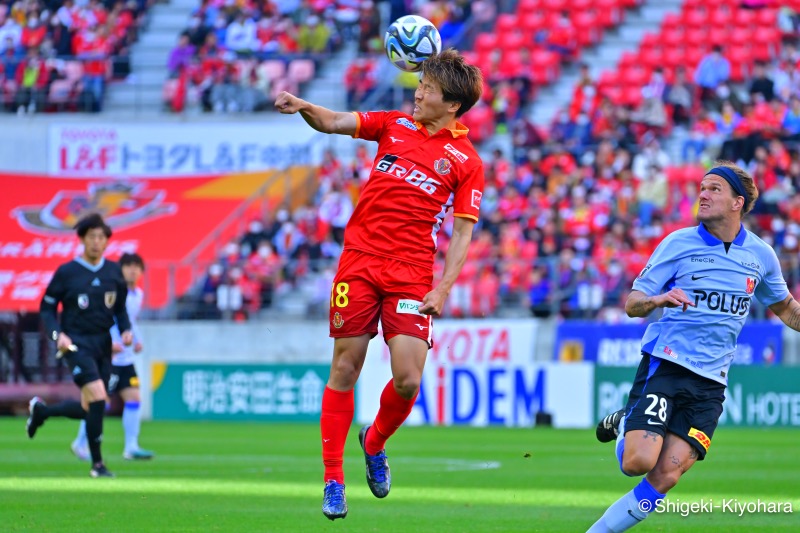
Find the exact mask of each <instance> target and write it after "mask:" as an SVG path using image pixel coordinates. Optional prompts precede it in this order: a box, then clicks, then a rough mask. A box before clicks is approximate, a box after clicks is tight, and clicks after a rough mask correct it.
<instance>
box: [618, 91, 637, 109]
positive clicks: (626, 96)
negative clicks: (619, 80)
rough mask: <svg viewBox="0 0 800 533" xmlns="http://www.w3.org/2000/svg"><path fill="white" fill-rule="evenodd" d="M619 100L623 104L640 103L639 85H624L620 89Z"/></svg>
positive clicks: (633, 105)
mask: <svg viewBox="0 0 800 533" xmlns="http://www.w3.org/2000/svg"><path fill="white" fill-rule="evenodd" d="M621 102H622V103H623V104H625V105H629V106H632V107H638V106H639V104H641V103H642V88H641V87H625V88H623V89H622V95H621Z"/></svg>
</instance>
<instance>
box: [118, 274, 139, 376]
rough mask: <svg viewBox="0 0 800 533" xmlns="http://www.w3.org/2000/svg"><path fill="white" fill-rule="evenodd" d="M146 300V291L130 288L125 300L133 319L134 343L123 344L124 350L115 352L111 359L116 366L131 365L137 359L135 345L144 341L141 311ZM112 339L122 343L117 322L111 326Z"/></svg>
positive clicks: (129, 316)
mask: <svg viewBox="0 0 800 533" xmlns="http://www.w3.org/2000/svg"><path fill="white" fill-rule="evenodd" d="M143 300H144V291H143V290H142V289H140V288H139V287H134V288H133V289H131V288H128V298H127V299H126V300H125V306H126V308H127V309H128V318H130V319H131V332H132V333H133V344H131V345H130V346H125V345H123V346H122V351H121V352H119V353H117V354H114V355H113V357H112V359H111V364H112V365H114V366H129V365H132V364H133V362H134V361H135V360H136V352H134V351H133V346H134V345H135V344H136V343H137V342H142V336H141V334H140V333H139V324H138V322H139V313H140V312H141V310H142V301H143ZM111 340H112V341H113V342H118V343H120V344H122V335H121V334H120V332H119V328H118V327H117V324H116V322H114V325H113V326H111Z"/></svg>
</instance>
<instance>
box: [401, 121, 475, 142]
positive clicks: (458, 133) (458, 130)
mask: <svg viewBox="0 0 800 533" xmlns="http://www.w3.org/2000/svg"><path fill="white" fill-rule="evenodd" d="M414 125H415V126H416V127H417V129H418V130H419V131H421V132H423V133H425V134H426V135H428V130H427V129H425V126H423V125H422V124H421V123H419V122H417V121H416V120H415V121H414ZM444 129H446V130H447V131H449V132H450V134H451V135H452V136H453V139H458V138H459V137H465V136H466V135H467V134H468V133H469V128H468V127H466V126H465V125H463V124H462V123H460V122H459V121H456V127H455V128H444ZM440 131H441V130H440ZM437 133H438V132H437ZM428 136H429V137H430V135H428Z"/></svg>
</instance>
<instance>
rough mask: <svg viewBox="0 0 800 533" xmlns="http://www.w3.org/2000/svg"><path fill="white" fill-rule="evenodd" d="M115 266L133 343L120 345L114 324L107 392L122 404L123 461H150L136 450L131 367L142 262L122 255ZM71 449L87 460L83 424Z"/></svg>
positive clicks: (136, 405)
mask: <svg viewBox="0 0 800 533" xmlns="http://www.w3.org/2000/svg"><path fill="white" fill-rule="evenodd" d="M119 264H120V267H121V269H122V276H123V277H124V278H125V281H126V283H127V284H128V298H127V299H126V300H125V305H126V308H127V310H128V316H129V317H130V320H131V331H132V332H133V344H132V345H131V346H124V345H123V344H122V343H121V341H120V334H119V328H117V326H116V324H115V325H114V326H113V327H112V328H111V340H112V343H113V344H112V352H113V356H112V360H111V376H110V379H109V381H108V393H109V394H119V396H120V398H121V399H122V401H123V410H122V429H123V431H124V433H125V448H124V451H123V452H122V456H123V458H125V459H129V460H131V459H134V460H136V459H138V460H141V459H152V458H153V455H154V454H153V452H151V451H149V450H144V449H142V448H140V447H139V430H140V428H141V416H140V402H141V399H140V395H139V378H138V377H137V375H136V368H135V367H134V365H133V363H134V361H135V359H136V355H137V354H138V353H139V352H141V351H142V348H143V346H142V336H141V333H140V332H139V325H138V318H139V313H140V311H141V310H142V302H143V300H144V292H143V291H142V289H140V288H139V287H138V282H139V278H140V277H141V276H142V274H143V273H144V261H143V260H142V258H141V257H140V256H139V254H130V253H126V254H122V257H120V259H119ZM71 448H72V452H73V453H74V454H75V456H76V457H78V459H81V460H88V457H89V455H88V442H87V440H86V423H85V422H81V425H80V428H79V429H78V436H77V437H76V438H75V440H74V441H73V442H72V446H71Z"/></svg>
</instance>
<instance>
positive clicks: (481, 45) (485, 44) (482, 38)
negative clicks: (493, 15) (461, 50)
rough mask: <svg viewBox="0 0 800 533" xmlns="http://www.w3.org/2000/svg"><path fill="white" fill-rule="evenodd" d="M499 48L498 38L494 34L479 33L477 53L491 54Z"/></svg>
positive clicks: (476, 42)
mask: <svg viewBox="0 0 800 533" xmlns="http://www.w3.org/2000/svg"><path fill="white" fill-rule="evenodd" d="M495 48H497V36H496V35H495V34H493V33H479V34H478V36H477V37H475V51H476V52H478V53H484V52H491V51H492V50H494V49H495Z"/></svg>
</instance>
